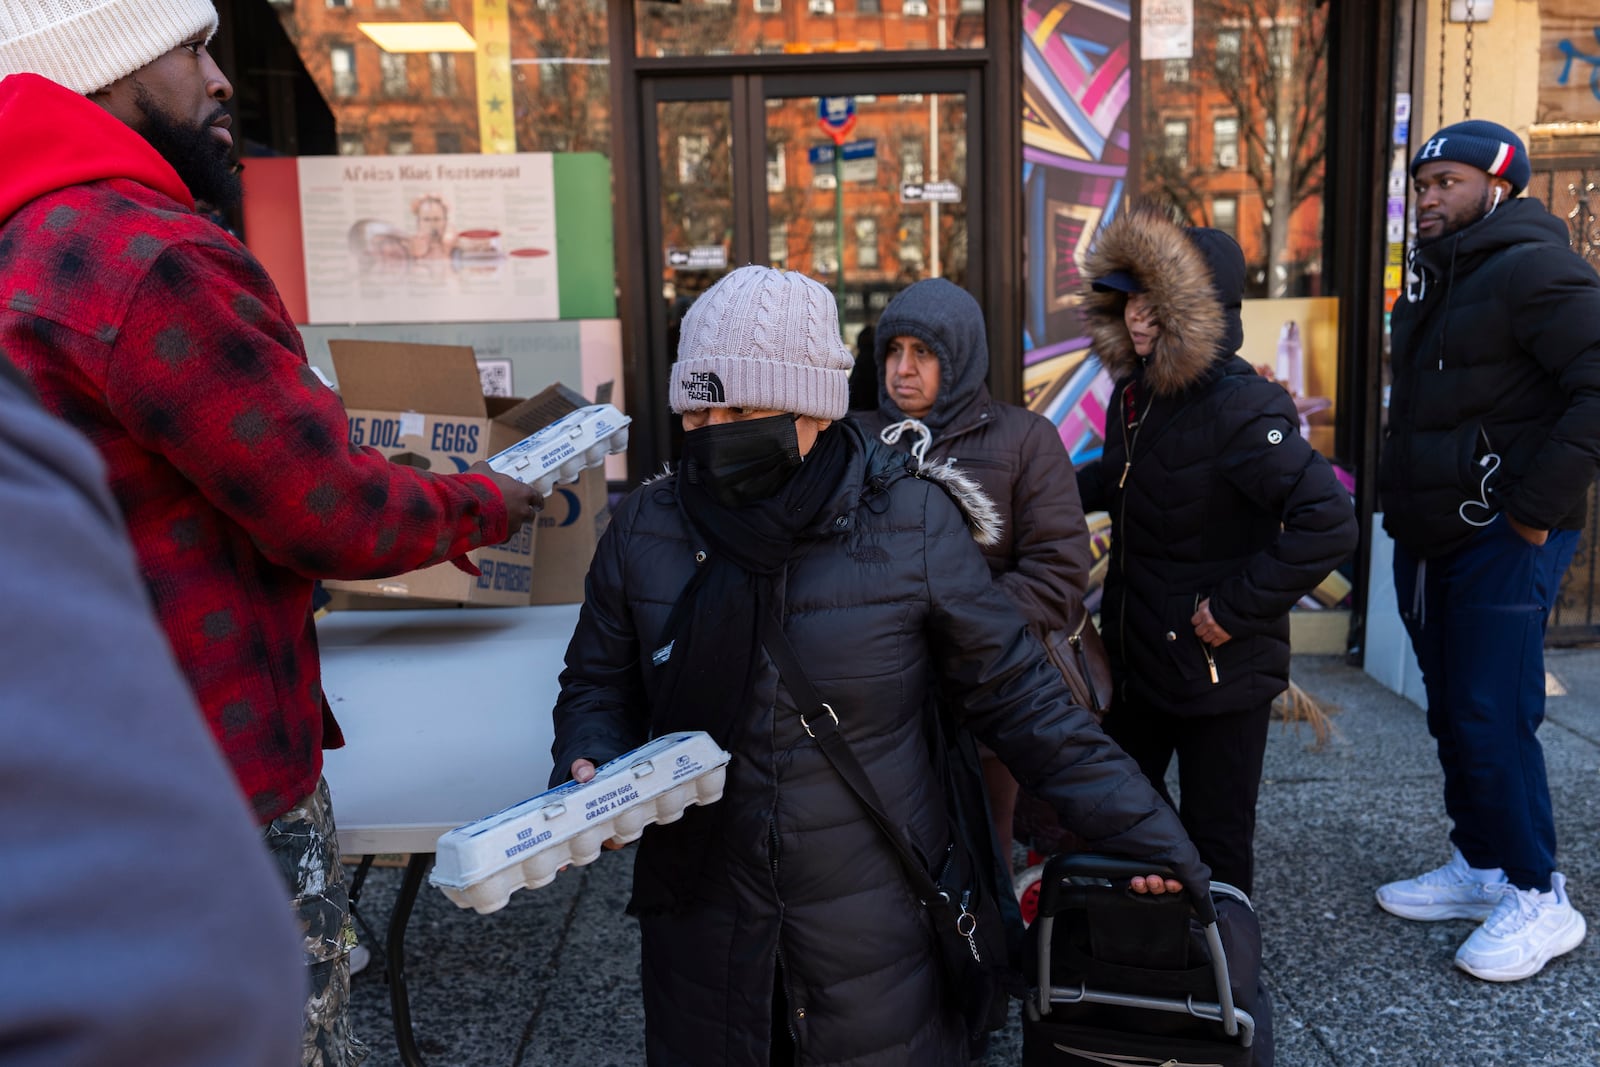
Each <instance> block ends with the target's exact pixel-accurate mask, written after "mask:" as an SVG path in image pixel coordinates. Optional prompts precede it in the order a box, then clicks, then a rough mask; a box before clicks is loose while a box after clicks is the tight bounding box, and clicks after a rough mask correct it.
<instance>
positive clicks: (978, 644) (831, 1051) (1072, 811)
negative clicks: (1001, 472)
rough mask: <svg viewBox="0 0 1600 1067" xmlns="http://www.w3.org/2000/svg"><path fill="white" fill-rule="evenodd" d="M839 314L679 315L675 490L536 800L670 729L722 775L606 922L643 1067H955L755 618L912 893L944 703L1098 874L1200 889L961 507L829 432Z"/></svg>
mask: <svg viewBox="0 0 1600 1067" xmlns="http://www.w3.org/2000/svg"><path fill="white" fill-rule="evenodd" d="M833 309H834V300H833V296H832V294H830V293H829V292H828V291H827V290H826V289H825V288H823V287H822V286H820V285H818V284H817V283H816V282H813V281H811V280H809V279H806V278H803V277H801V276H800V275H796V274H785V273H783V272H779V271H773V270H769V269H768V268H765V267H745V268H742V269H741V270H738V271H735V272H733V273H732V274H730V275H728V276H727V277H725V278H724V279H723V280H722V281H720V282H718V283H717V285H716V286H713V287H712V288H711V289H710V290H708V291H707V292H706V294H704V295H703V296H701V297H700V299H699V300H698V301H697V302H696V304H695V305H694V307H692V308H691V309H690V311H689V314H688V315H687V316H686V317H685V319H684V330H683V339H682V341H681V342H680V346H679V358H678V362H677V363H676V364H675V365H674V367H673V380H672V402H673V407H674V408H675V409H676V410H678V411H680V412H682V414H683V420H684V424H685V430H686V433H685V435H684V458H683V465H682V470H681V472H680V473H677V474H672V475H668V476H666V477H663V478H660V479H658V480H656V481H654V482H651V483H649V484H646V485H644V486H642V487H641V488H639V489H638V490H636V491H635V492H634V493H633V494H632V495H631V496H630V497H628V499H627V500H625V501H624V502H623V503H622V504H621V505H620V506H619V507H618V509H617V512H616V514H615V516H614V517H613V518H612V520H611V524H610V526H609V527H608V528H607V529H606V532H605V534H604V535H603V536H602V538H601V540H600V544H599V546H598V548H597V550H596V553H595V558H594V562H593V564H592V565H591V567H590V571H589V577H588V583H587V594H586V597H585V601H584V606H583V611H582V613H581V616H580V619H579V622H578V627H577V630H576V632H575V633H574V634H573V638H572V643H571V646H570V648H569V649H568V652H567V668H566V670H565V671H564V672H563V674H562V677H561V696H560V699H559V701H558V703H557V705H556V710H555V727H556V738H555V744H554V746H553V754H554V756H555V764H556V767H557V771H556V775H555V776H556V778H557V779H558V780H559V779H565V778H566V777H567V775H568V774H569V773H571V774H572V775H573V776H574V777H577V778H579V779H580V780H587V779H588V777H589V775H591V774H592V773H593V765H594V764H597V763H600V762H602V761H605V760H609V759H612V758H613V757H616V756H617V755H619V754H621V753H622V752H624V751H626V750H628V749H630V748H633V747H635V746H637V745H639V744H641V743H642V742H643V741H645V740H646V739H647V738H648V737H651V736H654V735H659V734H662V733H667V732H671V731H674V730H679V729H703V730H707V731H709V732H710V733H711V734H712V736H713V737H714V738H715V739H716V740H717V741H718V743H719V744H721V745H722V747H724V748H725V749H727V750H728V751H729V752H731V753H732V756H733V759H732V762H731V763H730V764H729V765H728V771H727V782H726V786H725V791H724V794H723V797H722V799H721V800H720V801H719V802H718V803H716V804H713V805H710V806H708V807H693V808H690V809H689V810H688V812H687V813H686V814H685V816H684V818H683V819H681V820H679V821H678V822H676V823H673V824H670V825H667V826H652V827H650V828H648V829H647V830H646V832H645V835H644V838H643V840H642V841H641V842H640V848H639V853H638V857H637V861H636V864H635V869H634V892H633V899H632V900H631V902H630V904H629V910H630V912H631V913H633V914H635V915H637V916H638V917H639V922H640V931H641V935H642V943H643V965H642V977H643V987H644V1000H645V1015H646V1049H647V1054H648V1060H649V1062H650V1063H651V1064H652V1065H656V1067H710V1065H719V1064H721V1065H728V1067H764V1065H767V1064H770V1063H782V1064H786V1065H802V1064H803V1065H807V1067H811V1065H823V1064H828V1065H850V1067H901V1065H906V1067H909V1065H915V1067H964V1065H965V1064H966V1063H967V1062H968V1045H967V1038H966V1034H965V1032H964V1030H963V1027H962V1023H961V1019H960V1015H959V1012H958V1010H957V1006H956V1005H955V1004H953V1003H951V1002H950V999H949V997H948V995H947V994H946V992H945V987H944V985H943V978H942V976H941V974H940V971H939V966H940V965H939V962H938V958H937V956H936V952H935V944H934V933H933V930H932V928H931V925H930V921H929V918H928V913H927V911H926V909H925V908H924V907H923V906H922V905H921V904H920V903H919V901H918V900H917V898H916V897H915V896H914V895H913V894H912V891H911V889H910V887H909V885H908V882H907V878H906V873H905V871H904V869H903V868H902V867H901V865H900V862H899V860H898V858H897V854H896V852H895V851H894V850H893V849H892V848H891V847H890V845H889V844H888V842H887V841H886V840H885V838H884V836H883V834H882V833H881V832H880V831H879V829H878V827H877V825H876V824H874V823H873V821H872V820H871V819H870V818H869V817H868V815H867V814H866V812H865V811H864V809H863V808H862V806H861V804H860V802H859V801H858V800H857V799H856V797H855V796H854V794H852V793H851V792H850V790H849V788H848V787H847V786H846V785H845V783H844V781H843V779H842V778H841V777H840V776H839V773H838V772H837V771H836V770H835V769H834V767H833V766H832V764H831V763H830V762H829V760H828V758H827V757H826V756H825V755H824V753H823V752H822V750H821V749H820V748H819V746H818V744H817V742H816V741H815V740H814V739H813V737H812V736H811V735H810V732H809V731H808V730H807V728H806V726H805V725H804V724H802V722H801V714H802V713H805V712H806V709H803V708H800V707H798V706H797V704H796V700H795V698H794V697H793V696H792V695H791V692H790V688H789V685H787V684H786V683H785V680H784V679H783V678H781V677H780V675H779V672H778V670H777V668H776V667H775V666H774V663H773V661H772V658H771V657H770V655H769V654H768V653H767V652H766V650H765V648H764V647H763V643H762V641H761V640H760V637H759V632H758V631H759V621H760V620H761V619H762V618H764V617H767V616H768V615H769V614H770V615H771V616H773V617H775V618H777V619H778V620H780V621H781V625H782V627H783V630H784V633H785V635H786V636H787V639H788V642H789V643H790V644H791V645H792V646H793V648H794V651H795V653H796V655H797V657H798V658H799V660H800V662H801V663H802V665H803V667H804V670H805V672H806V674H807V675H808V677H809V679H810V682H811V684H812V685H813V686H814V687H815V689H816V690H817V692H818V694H819V696H820V698H821V699H822V700H824V701H827V702H828V703H829V704H831V705H832V707H833V708H834V709H835V710H836V712H837V715H838V722H839V726H838V729H839V731H840V732H841V733H842V735H843V736H844V737H845V739H846V740H847V742H848V744H849V746H850V747H851V748H852V749H853V750H854V752H855V754H856V756H857V758H858V759H859V760H860V762H861V763H862V764H863V765H864V766H865V768H866V771H867V773H868V775H869V776H870V778H871V779H872V781H873V784H874V785H875V787H876V790H877V792H878V794H879V796H880V798H881V799H882V802H883V804H884V805H885V807H886V809H887V814H888V816H889V818H890V820H892V822H893V823H894V825H896V826H898V827H899V828H900V829H901V831H902V833H903V835H904V836H906V837H907V838H909V840H910V842H911V843H912V846H913V847H914V848H915V850H916V851H918V852H920V853H921V855H922V856H924V857H926V858H927V859H928V860H929V865H930V866H933V865H934V862H933V861H934V860H936V859H937V858H939V857H942V856H943V854H944V851H945V848H946V845H947V843H948V842H949V840H950V827H949V824H948V821H947V817H946V809H945V800H944V790H943V787H942V785H941V783H940V780H939V778H938V776H937V775H936V773H935V769H934V764H933V758H932V756H931V754H930V745H929V740H930V731H931V730H933V729H936V728H937V727H936V724H935V712H934V708H933V693H932V687H933V686H934V685H935V684H943V685H945V686H948V687H949V688H950V689H951V690H953V691H954V692H956V693H958V694H959V695H960V696H961V698H962V701H961V713H962V715H963V716H964V725H965V726H966V728H968V729H970V730H971V731H972V732H973V733H974V734H975V735H976V736H978V737H979V738H981V739H982V740H983V741H985V742H986V743H987V744H989V745H990V746H991V747H992V748H993V749H994V750H995V751H996V752H998V753H999V754H1000V755H1001V756H1002V757H1003V758H1004V759H1005V760H1006V762H1007V763H1008V764H1009V766H1010V767H1011V769H1012V770H1013V771H1014V772H1015V773H1016V774H1017V776H1018V777H1019V778H1020V779H1021V780H1022V781H1023V782H1024V783H1026V784H1028V785H1029V786H1030V787H1031V788H1033V789H1035V790H1036V791H1037V792H1038V793H1039V794H1040V795H1041V796H1043V797H1045V798H1046V799H1047V800H1049V801H1050V803H1051V804H1053V805H1054V806H1055V808H1056V809H1057V811H1058V812H1059V813H1060V814H1061V816H1062V819H1063V821H1064V822H1065V823H1067V824H1068V825H1070V826H1073V827H1074V828H1076V829H1077V830H1078V831H1079V832H1080V833H1082V834H1083V835H1084V836H1085V837H1086V838H1088V839H1089V840H1090V841H1091V842H1092V843H1093V844H1094V845H1095V847H1096V848H1098V849H1100V850H1103V851H1110V852H1116V853H1120V854H1123V855H1129V856H1134V857H1139V858H1148V859H1150V860H1152V861H1156V862H1162V863H1168V864H1170V865H1171V866H1172V867H1173V869H1174V870H1176V871H1177V872H1178V874H1179V877H1180V879H1181V880H1182V883H1183V885H1184V886H1188V887H1192V888H1202V889H1203V888H1204V886H1205V885H1206V880H1207V879H1208V877H1209V872H1208V871H1207V870H1206V868H1205V866H1204V865H1203V864H1202V863H1200V861H1199V858H1198V856H1197V854H1196V853H1195V851H1194V847H1193V846H1192V845H1191V844H1190V843H1189V841H1188V839H1187V837H1186V836H1185V835H1184V833H1183V830H1182V828H1181V826H1180V824H1179V822H1178V820H1177V818H1176V817H1175V816H1174V815H1173V813H1172V812H1171V811H1170V809H1168V808H1167V806H1166V805H1165V804H1163V803H1162V802H1161V800H1160V798H1159V797H1158V796H1157V794H1156V793H1155V791H1154V790H1153V789H1152V788H1151V787H1150V785H1149V783H1148V782H1146V781H1145V780H1144V778H1143V777H1142V776H1141V775H1140V774H1139V772H1138V768H1137V766H1136V765H1135V764H1134V763H1133V761H1132V760H1131V759H1129V758H1128V757H1127V756H1125V755H1124V754H1123V753H1122V752H1121V751H1119V750H1118V749H1117V748H1116V746H1115V745H1113V744H1112V743H1111V742H1110V740H1109V739H1108V738H1106V736H1105V734H1104V733H1103V732H1102V731H1101V730H1100V729H1099V727H1098V726H1097V725H1096V724H1095V723H1094V721H1093V720H1092V719H1091V718H1090V716H1089V714H1088V713H1087V712H1086V711H1084V710H1083V709H1082V708H1080V707H1078V706H1076V705H1075V704H1073V703H1072V701H1071V699H1070V698H1069V697H1068V694H1067V691H1066V688H1065V686H1064V684H1063V683H1062V681H1061V677H1060V675H1059V674H1057V673H1056V671H1055V670H1053V669H1052V668H1050V667H1049V666H1048V665H1047V663H1046V662H1045V659H1044V656H1043V655H1042V654H1041V652H1040V650H1039V648H1038V646H1037V644H1036V643H1035V642H1034V640H1033V638H1032V636H1031V635H1030V634H1029V633H1028V630H1027V627H1026V625H1025V624H1024V622H1023V619H1022V617H1021V615H1020V614H1018V612H1017V610H1016V608H1015V607H1014V606H1013V605H1012V603H1011V602H1010V601H1009V600H1008V599H1007V598H1006V596H1005V595H1004V594H1003V593H1001V592H1000V591H999V590H998V589H997V588H996V587H995V586H994V585H993V583H992V582H991V581H990V577H989V569H988V567H987V566H986V565H985V563H984V560H983V556H982V554H981V553H980V552H979V551H978V549H977V547H976V545H975V544H974V539H975V538H979V539H984V540H987V539H988V538H990V537H992V536H993V528H992V520H993V513H992V509H989V508H988V507H987V506H986V501H984V499H983V497H982V494H981V492H979V491H978V490H977V489H976V487H975V486H973V485H971V483H970V482H967V481H965V480H964V479H962V478H961V477H960V476H959V475H956V474H954V473H953V472H948V471H944V472H937V474H936V473H935V472H931V471H919V470H917V469H916V468H915V467H914V466H912V465H911V464H910V463H909V462H908V461H907V459H906V457H904V456H901V455H898V454H896V453H894V452H893V451H891V450H890V449H888V448H887V447H884V446H881V445H879V444H877V443H876V442H868V441H867V440H866V439H865V438H864V437H863V436H862V434H861V432H860V431H859V429H857V428H856V427H855V426H854V425H853V424H850V423H838V424H834V423H833V422H832V420H834V419H837V418H839V417H840V416H842V415H843V414H844V412H845V407H846V386H845V379H846V374H847V368H848V367H849V365H850V357H849V353H848V352H846V351H845V350H844V349H843V346H842V345H841V344H840V343H839V340H838V326H837V321H836V319H835V317H834V316H835V312H834V310H833ZM936 477H937V479H938V480H935V478H936ZM969 523H970V526H969ZM1137 881H1139V882H1140V883H1141V884H1142V885H1145V886H1146V887H1147V888H1149V886H1148V885H1147V883H1146V880H1143V879H1141V880H1137ZM1148 882H1149V883H1158V885H1159V888H1158V889H1157V891H1169V890H1174V889H1177V888H1178V885H1177V883H1176V882H1174V883H1170V884H1169V883H1166V882H1163V881H1161V880H1160V879H1149V880H1148Z"/></svg>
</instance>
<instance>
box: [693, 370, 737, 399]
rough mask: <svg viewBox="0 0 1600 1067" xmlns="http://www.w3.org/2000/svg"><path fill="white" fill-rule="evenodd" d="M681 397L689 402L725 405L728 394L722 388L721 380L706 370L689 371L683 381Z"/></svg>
mask: <svg viewBox="0 0 1600 1067" xmlns="http://www.w3.org/2000/svg"><path fill="white" fill-rule="evenodd" d="M683 395H684V396H685V397H687V398H688V399H690V400H699V401H701V402H703V403H706V404H726V403H727V402H728V392H727V390H726V389H724V388H722V379H721V378H718V377H717V376H716V374H715V373H714V372H712V371H708V370H697V371H690V372H689V376H688V377H687V378H685V379H684V380H683Z"/></svg>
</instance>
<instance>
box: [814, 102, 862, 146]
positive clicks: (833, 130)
mask: <svg viewBox="0 0 1600 1067" xmlns="http://www.w3.org/2000/svg"><path fill="white" fill-rule="evenodd" d="M817 122H818V123H819V124H820V125H821V126H822V132H823V133H825V134H827V135H828V137H829V138H830V139H831V140H832V141H833V143H834V144H844V142H845V140H846V139H847V138H849V136H850V134H851V133H852V132H853V131H854V130H855V128H856V98H855V97H853V96H824V97H820V98H819V99H818V101H817Z"/></svg>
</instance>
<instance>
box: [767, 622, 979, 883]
mask: <svg viewBox="0 0 1600 1067" xmlns="http://www.w3.org/2000/svg"><path fill="white" fill-rule="evenodd" d="M761 642H762V644H764V645H765V646H766V648H767V652H768V653H770V654H771V656H772V659H773V662H775V663H776V664H777V665H778V674H779V675H780V676H782V678H783V682H784V684H785V685H786V686H788V687H789V692H791V693H792V694H794V698H795V703H796V704H797V705H798V706H799V707H800V708H802V709H810V710H809V712H805V711H802V713H801V715H800V721H801V723H802V724H803V725H804V726H805V728H806V733H808V734H810V735H811V736H812V737H814V738H816V740H817V747H819V748H821V749H822V754H823V755H824V756H826V757H828V762H829V763H831V764H833V769H834V770H836V771H838V772H839V777H840V778H843V779H844V784H845V785H847V786H849V787H850V791H851V792H852V793H854V794H855V795H856V799H857V800H859V801H861V806H862V807H863V808H865V809H866V812H867V814H868V815H870V816H871V817H872V821H873V822H874V823H875V824H876V825H877V827H878V829H879V831H880V832H882V834H883V836H884V838H885V839H887V840H888V842H889V844H891V845H893V846H894V850H895V853H896V854H897V855H898V856H899V857H900V865H901V866H902V867H904V868H905V869H906V877H907V878H908V879H909V880H910V882H911V888H912V890H913V891H915V893H916V894H917V898H918V899H919V900H921V901H922V903H923V904H924V905H927V906H929V907H937V906H940V905H945V904H947V903H948V902H947V901H945V900H943V899H942V898H941V896H940V894H939V887H938V886H937V885H935V884H934V881H933V879H932V878H931V877H930V876H929V875H928V872H927V869H926V868H924V867H923V865H922V863H921V861H920V860H918V859H917V855H916V853H914V852H913V851H912V850H911V846H910V845H908V844H907V843H906V841H905V838H904V837H902V836H901V834H900V831H899V830H897V829H896V828H895V827H894V825H893V824H892V823H890V821H889V816H888V815H886V814H884V810H883V803H882V801H880V800H879V799H878V791H877V790H876V789H874V788H873V787H872V780H871V779H870V778H868V777H867V772H866V771H865V770H864V769H863V768H862V766H861V763H860V761H859V760H857V759H856V754H855V752H854V751H852V750H851V748H850V743H849V742H848V741H846V740H845V737H844V735H843V734H842V733H840V732H839V717H838V716H837V715H836V714H834V711H833V708H832V707H830V706H829V705H827V704H825V703H823V701H822V698H821V697H819V696H818V695H817V691H816V690H815V689H813V688H812V687H811V679H810V678H808V677H806V672H805V670H804V669H802V668H801V666H800V658H799V657H798V656H796V655H795V651H794V646H792V645H790V644H789V638H788V637H787V636H786V635H785V634H784V632H783V626H782V625H781V624H780V623H779V622H778V620H777V619H775V618H773V616H772V615H771V614H770V613H767V614H764V615H763V617H762V622H761Z"/></svg>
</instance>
